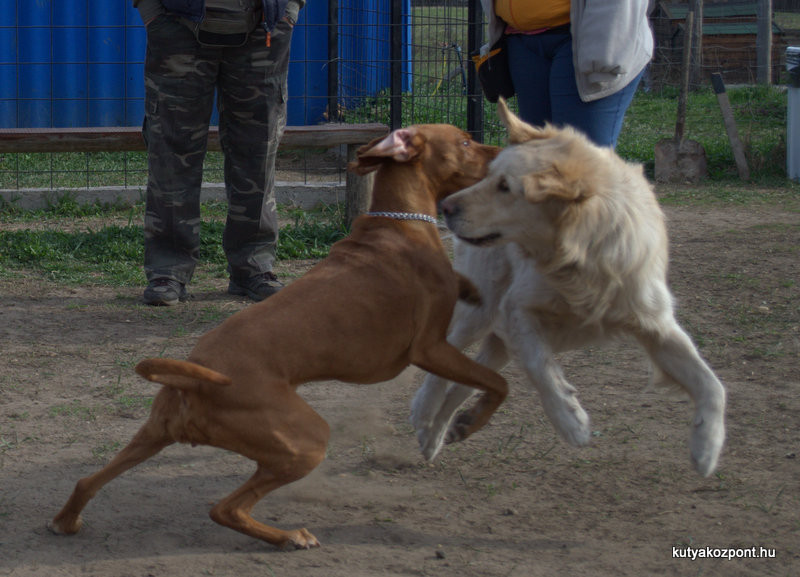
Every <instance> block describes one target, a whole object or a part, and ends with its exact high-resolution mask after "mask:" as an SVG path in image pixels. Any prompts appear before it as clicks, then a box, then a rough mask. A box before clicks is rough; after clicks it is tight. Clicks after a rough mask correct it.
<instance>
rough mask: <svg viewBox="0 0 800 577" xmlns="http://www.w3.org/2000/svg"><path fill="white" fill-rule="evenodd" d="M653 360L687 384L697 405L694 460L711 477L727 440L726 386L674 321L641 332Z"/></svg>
mask: <svg viewBox="0 0 800 577" xmlns="http://www.w3.org/2000/svg"><path fill="white" fill-rule="evenodd" d="M638 338H639V341H640V342H641V343H642V346H644V348H645V350H646V351H647V352H648V353H649V355H650V358H651V359H652V361H653V363H654V364H655V365H656V367H658V369H660V370H661V371H663V372H664V374H665V375H666V376H667V377H669V378H670V379H671V380H673V381H674V382H675V383H677V384H678V385H680V386H681V387H683V388H684V389H685V390H686V392H688V393H689V396H690V397H691V398H692V400H693V401H694V404H695V415H694V422H693V427H692V436H691V440H690V444H689V446H690V449H691V457H692V463H693V464H694V467H695V469H697V472H698V473H700V474H701V475H703V476H708V475H709V474H710V473H711V472H712V471H713V470H714V469H715V468H716V466H717V460H718V459H719V454H720V452H721V450H722V445H723V443H724V441H725V419H724V414H725V388H724V387H723V386H722V383H720V381H719V379H717V377H716V375H714V373H713V371H712V370H711V369H710V368H709V367H708V365H707V364H706V363H705V362H704V361H703V359H701V358H700V355H699V354H698V352H697V349H696V348H695V346H694V344H693V343H692V341H691V339H690V338H689V335H687V334H686V333H685V332H684V330H683V329H681V327H680V326H678V324H677V323H676V322H675V321H674V320H673V324H672V327H671V330H669V331H668V332H667V333H665V334H651V333H647V334H640V335H638Z"/></svg>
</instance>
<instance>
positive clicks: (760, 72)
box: [756, 0, 772, 84]
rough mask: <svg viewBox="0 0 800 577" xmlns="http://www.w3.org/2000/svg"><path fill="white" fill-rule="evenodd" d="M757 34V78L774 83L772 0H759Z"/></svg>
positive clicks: (760, 81)
mask: <svg viewBox="0 0 800 577" xmlns="http://www.w3.org/2000/svg"><path fill="white" fill-rule="evenodd" d="M757 14H758V16H757V18H758V29H757V34H756V67H757V72H756V80H757V81H758V83H759V84H772V0H758V12H757Z"/></svg>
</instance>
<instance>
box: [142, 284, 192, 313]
mask: <svg viewBox="0 0 800 577" xmlns="http://www.w3.org/2000/svg"><path fill="white" fill-rule="evenodd" d="M185 300H186V286H185V285H184V284H183V283H179V282H178V281H176V280H173V279H171V278H166V277H161V278H155V279H153V280H151V281H150V282H149V283H148V284H147V288H146V289H144V302H145V304H148V305H153V306H167V307H169V306H172V305H176V304H178V302H180V301H185Z"/></svg>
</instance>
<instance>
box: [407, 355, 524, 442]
mask: <svg viewBox="0 0 800 577" xmlns="http://www.w3.org/2000/svg"><path fill="white" fill-rule="evenodd" d="M422 349H423V350H424V351H425V352H424V358H422V359H414V360H412V362H413V363H414V364H415V365H416V366H418V367H420V368H421V369H424V370H426V371H428V372H430V373H433V374H435V375H438V376H440V377H442V378H445V379H447V380H449V381H455V382H456V383H460V384H462V385H466V386H468V387H474V388H476V389H479V390H481V391H483V392H484V394H483V395H482V396H481V397H480V398H479V399H478V401H477V402H476V403H475V404H474V405H473V406H472V407H471V408H470V409H468V410H467V411H465V412H464V413H462V414H461V415H459V419H458V420H457V422H456V423H454V427H455V429H454V430H453V431H451V433H450V435H449V439H450V440H451V441H460V440H463V439H466V438H467V437H469V436H470V435H472V434H473V433H474V432H475V431H478V430H479V429H480V428H482V427H483V426H484V425H485V424H486V423H488V422H489V419H490V418H491V416H492V415H493V414H494V412H495V411H496V410H497V408H498V407H499V406H500V405H501V404H502V402H503V401H504V400H505V398H506V396H507V395H508V384H507V383H506V381H505V379H504V378H503V377H501V376H500V375H499V374H497V373H496V372H494V371H493V370H491V369H488V368H486V367H484V366H483V365H480V364H478V363H476V362H475V361H473V360H472V359H470V358H469V357H467V356H466V355H464V354H463V353H462V352H461V351H459V350H458V349H456V348H455V347H453V346H452V345H450V344H449V343H447V342H446V341H443V342H441V343H437V344H434V345H431V346H428V347H422Z"/></svg>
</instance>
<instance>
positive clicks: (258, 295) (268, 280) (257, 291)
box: [228, 271, 283, 301]
mask: <svg viewBox="0 0 800 577" xmlns="http://www.w3.org/2000/svg"><path fill="white" fill-rule="evenodd" d="M282 288H283V283H282V282H281V281H279V280H278V277H276V276H275V274H274V273H273V272H272V271H267V272H262V273H261V274H257V275H255V276H251V277H250V278H249V279H247V280H244V281H239V280H233V279H231V281H230V283H228V293H229V294H232V295H237V296H247V297H250V298H251V299H253V300H254V301H263V300H264V299H265V298H267V297H269V296H272V295H274V294H275V293H276V292H278V291H279V290H281V289H282Z"/></svg>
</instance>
